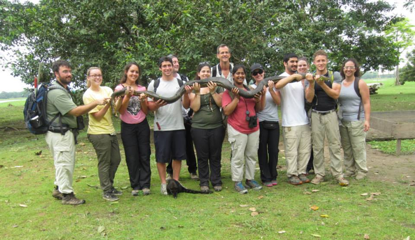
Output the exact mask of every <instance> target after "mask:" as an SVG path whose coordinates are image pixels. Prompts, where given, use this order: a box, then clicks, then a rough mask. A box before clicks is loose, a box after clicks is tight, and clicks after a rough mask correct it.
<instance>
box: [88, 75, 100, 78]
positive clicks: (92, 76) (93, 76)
mask: <svg viewBox="0 0 415 240" xmlns="http://www.w3.org/2000/svg"><path fill="white" fill-rule="evenodd" d="M90 77H91V78H102V75H90Z"/></svg>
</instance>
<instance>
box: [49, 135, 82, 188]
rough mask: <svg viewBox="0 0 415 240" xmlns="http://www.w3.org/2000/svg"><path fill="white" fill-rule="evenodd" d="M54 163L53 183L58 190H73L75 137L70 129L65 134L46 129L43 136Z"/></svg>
mask: <svg viewBox="0 0 415 240" xmlns="http://www.w3.org/2000/svg"><path fill="white" fill-rule="evenodd" d="M45 140H46V143H47V144H48V146H49V149H50V152H51V154H52V156H53V162H54V165H55V185H56V186H58V188H59V192H61V193H64V194H69V193H72V192H73V187H72V183H73V172H74V168H75V139H74V135H73V133H72V131H67V132H66V133H65V135H62V134H60V133H53V132H50V131H48V132H47V133H46V136H45Z"/></svg>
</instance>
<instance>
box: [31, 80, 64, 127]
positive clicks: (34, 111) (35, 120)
mask: <svg viewBox="0 0 415 240" xmlns="http://www.w3.org/2000/svg"><path fill="white" fill-rule="evenodd" d="M54 89H61V88H60V87H59V86H55V85H50V84H46V83H42V84H40V86H39V89H38V90H36V89H35V90H34V91H33V92H32V93H31V94H30V95H29V96H28V97H27V99H26V103H25V105H24V109H23V115H24V121H25V124H26V128H27V129H29V131H30V132H31V133H33V134H36V135H37V134H45V133H46V132H47V131H48V129H49V125H50V124H51V123H52V122H53V121H55V119H56V118H57V117H59V118H62V115H61V114H60V113H59V114H57V115H56V116H55V117H54V118H53V119H52V120H51V121H50V122H49V121H48V119H47V112H46V107H47V100H48V98H47V95H48V92H49V91H51V90H54Z"/></svg>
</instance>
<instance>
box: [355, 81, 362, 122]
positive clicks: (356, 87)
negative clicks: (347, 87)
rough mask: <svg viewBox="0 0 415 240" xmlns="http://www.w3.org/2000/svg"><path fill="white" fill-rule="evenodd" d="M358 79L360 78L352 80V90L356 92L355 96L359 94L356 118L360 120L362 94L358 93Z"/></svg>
mask: <svg viewBox="0 0 415 240" xmlns="http://www.w3.org/2000/svg"><path fill="white" fill-rule="evenodd" d="M359 81H360V78H359V77H357V78H355V80H354V84H353V85H354V91H355V92H356V94H357V96H359V98H360V104H359V112H358V113H357V120H360V112H361V111H362V96H361V95H360V90H359Z"/></svg>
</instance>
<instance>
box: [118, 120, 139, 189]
mask: <svg viewBox="0 0 415 240" xmlns="http://www.w3.org/2000/svg"><path fill="white" fill-rule="evenodd" d="M121 140H122V143H123V145H124V153H125V161H126V163H127V168H128V175H129V177H130V185H131V188H132V189H133V190H139V189H141V186H140V172H139V167H140V166H139V157H140V153H139V152H138V139H137V126H136V124H128V123H124V122H121Z"/></svg>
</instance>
